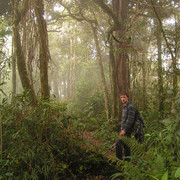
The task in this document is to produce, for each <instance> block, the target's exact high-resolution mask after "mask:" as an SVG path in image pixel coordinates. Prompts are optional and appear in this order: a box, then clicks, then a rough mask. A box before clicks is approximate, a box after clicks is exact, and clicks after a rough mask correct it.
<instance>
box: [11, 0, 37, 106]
mask: <svg viewBox="0 0 180 180" xmlns="http://www.w3.org/2000/svg"><path fill="white" fill-rule="evenodd" d="M27 2H28V1H26V0H25V1H24V6H23V9H22V10H21V12H19V11H18V3H19V1H15V2H14V1H11V5H12V9H13V13H14V14H13V27H12V30H13V42H14V48H15V56H16V60H17V66H18V72H19V76H20V79H21V83H22V87H23V88H24V90H25V91H26V92H29V97H30V99H31V100H32V102H33V103H35V101H36V95H35V92H34V90H33V88H32V87H31V84H30V81H29V78H28V73H27V68H26V62H25V57H24V53H23V50H22V44H21V38H20V33H19V23H20V21H21V18H22V16H24V15H25V13H26V12H27V11H28V8H27Z"/></svg>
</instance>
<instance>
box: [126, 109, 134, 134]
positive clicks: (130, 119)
mask: <svg viewBox="0 0 180 180" xmlns="http://www.w3.org/2000/svg"><path fill="white" fill-rule="evenodd" d="M135 114H136V109H135V107H133V106H130V107H129V108H128V116H127V120H126V124H125V125H124V131H125V132H129V133H130V132H131V131H132V128H133V124H134V120H135Z"/></svg>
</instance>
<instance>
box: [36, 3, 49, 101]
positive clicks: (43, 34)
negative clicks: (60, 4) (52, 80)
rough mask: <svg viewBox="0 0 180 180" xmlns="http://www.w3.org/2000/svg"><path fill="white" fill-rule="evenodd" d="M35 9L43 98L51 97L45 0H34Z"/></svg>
mask: <svg viewBox="0 0 180 180" xmlns="http://www.w3.org/2000/svg"><path fill="white" fill-rule="evenodd" d="M34 9H35V14H36V17H37V25H38V38H39V59H40V81H41V95H42V98H44V99H49V96H50V94H49V84H48V61H49V58H50V54H49V48H48V34H47V24H46V21H45V19H44V4H43V0H34Z"/></svg>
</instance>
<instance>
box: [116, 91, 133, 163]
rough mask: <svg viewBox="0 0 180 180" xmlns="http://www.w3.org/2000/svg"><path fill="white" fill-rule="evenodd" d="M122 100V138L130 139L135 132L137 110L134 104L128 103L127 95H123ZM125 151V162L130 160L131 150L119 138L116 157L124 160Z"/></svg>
mask: <svg viewBox="0 0 180 180" xmlns="http://www.w3.org/2000/svg"><path fill="white" fill-rule="evenodd" d="M120 98H121V102H122V105H123V111H122V121H121V132H120V137H121V136H127V137H130V136H131V133H132V132H133V126H134V121H135V114H136V109H135V107H134V106H133V104H131V103H130V102H129V101H128V94H127V93H121V96H120ZM123 150H124V155H125V160H129V159H128V158H127V156H130V149H129V147H128V146H127V145H126V144H125V143H124V142H123V140H122V139H121V138H118V139H117V140H116V157H118V158H119V159H121V160H122V159H123Z"/></svg>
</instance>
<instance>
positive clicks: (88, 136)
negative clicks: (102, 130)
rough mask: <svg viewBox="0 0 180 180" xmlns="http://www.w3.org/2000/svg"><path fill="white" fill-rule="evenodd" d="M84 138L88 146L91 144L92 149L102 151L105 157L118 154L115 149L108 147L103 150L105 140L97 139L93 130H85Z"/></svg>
mask: <svg viewBox="0 0 180 180" xmlns="http://www.w3.org/2000/svg"><path fill="white" fill-rule="evenodd" d="M82 137H83V140H84V141H85V142H86V145H87V146H90V147H91V148H92V150H94V151H96V152H99V153H102V154H103V155H104V156H105V157H110V156H116V154H115V150H110V149H106V150H105V151H102V149H104V148H102V146H103V142H102V141H100V140H97V139H96V138H95V137H94V134H93V132H89V131H84V132H83V134H82Z"/></svg>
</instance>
